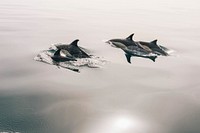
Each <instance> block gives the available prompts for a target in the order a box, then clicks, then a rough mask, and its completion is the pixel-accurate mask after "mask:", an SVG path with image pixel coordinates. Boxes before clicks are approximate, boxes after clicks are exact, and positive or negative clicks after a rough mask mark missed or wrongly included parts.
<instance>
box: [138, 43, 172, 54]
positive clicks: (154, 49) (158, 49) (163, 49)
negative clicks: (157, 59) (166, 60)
mask: <svg viewBox="0 0 200 133" xmlns="http://www.w3.org/2000/svg"><path fill="white" fill-rule="evenodd" d="M138 43H139V44H141V45H142V46H146V47H148V48H149V49H151V50H152V53H154V54H157V55H163V56H168V55H169V54H168V53H167V52H166V51H168V49H167V48H166V47H164V46H160V45H158V44H157V39H156V40H153V41H151V42H143V41H138Z"/></svg>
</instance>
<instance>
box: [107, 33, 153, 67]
mask: <svg viewBox="0 0 200 133" xmlns="http://www.w3.org/2000/svg"><path fill="white" fill-rule="evenodd" d="M133 35H134V34H131V35H130V36H128V37H127V38H125V39H111V40H108V41H107V42H106V43H108V44H111V46H113V47H115V48H120V49H122V50H123V51H124V52H125V56H126V59H127V62H129V63H131V57H132V56H136V57H143V58H148V59H151V60H152V61H154V62H155V59H156V58H157V56H156V55H154V54H152V53H151V52H152V51H151V49H149V48H148V47H144V46H142V45H141V44H140V43H138V42H135V41H134V40H133Z"/></svg>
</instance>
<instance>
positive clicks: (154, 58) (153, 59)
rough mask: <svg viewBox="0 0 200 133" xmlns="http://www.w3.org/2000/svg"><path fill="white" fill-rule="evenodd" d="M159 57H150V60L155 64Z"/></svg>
mask: <svg viewBox="0 0 200 133" xmlns="http://www.w3.org/2000/svg"><path fill="white" fill-rule="evenodd" d="M156 58H157V56H150V57H149V59H151V60H152V61H153V62H155V61H156Z"/></svg>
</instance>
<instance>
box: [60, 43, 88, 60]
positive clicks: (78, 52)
mask: <svg viewBox="0 0 200 133" xmlns="http://www.w3.org/2000/svg"><path fill="white" fill-rule="evenodd" d="M78 41H79V40H78V39H76V40H74V41H73V42H72V43H71V44H68V45H56V47H57V49H63V50H66V51H67V52H68V53H69V54H70V55H71V56H73V57H75V58H90V56H89V55H88V54H87V53H86V52H84V51H83V50H82V49H81V48H80V47H79V46H78V45H77V43H78Z"/></svg>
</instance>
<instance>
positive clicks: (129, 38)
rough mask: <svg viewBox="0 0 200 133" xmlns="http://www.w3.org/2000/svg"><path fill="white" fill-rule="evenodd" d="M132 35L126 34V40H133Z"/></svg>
mask: <svg viewBox="0 0 200 133" xmlns="http://www.w3.org/2000/svg"><path fill="white" fill-rule="evenodd" d="M133 35H134V33H133V34H131V35H130V36H128V37H127V38H126V39H127V40H130V41H133Z"/></svg>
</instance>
